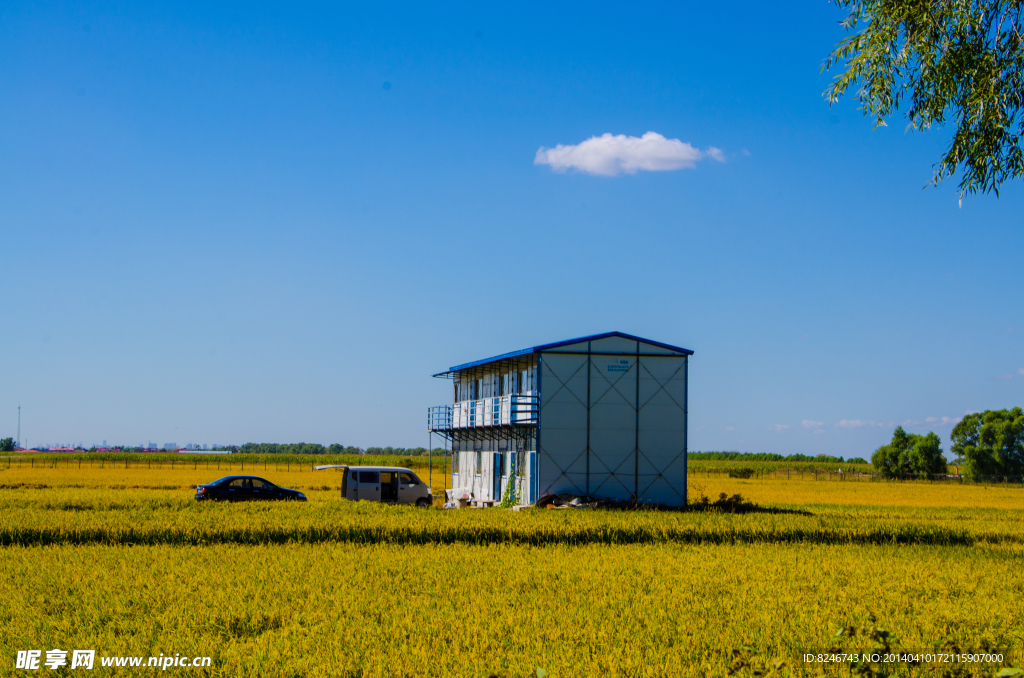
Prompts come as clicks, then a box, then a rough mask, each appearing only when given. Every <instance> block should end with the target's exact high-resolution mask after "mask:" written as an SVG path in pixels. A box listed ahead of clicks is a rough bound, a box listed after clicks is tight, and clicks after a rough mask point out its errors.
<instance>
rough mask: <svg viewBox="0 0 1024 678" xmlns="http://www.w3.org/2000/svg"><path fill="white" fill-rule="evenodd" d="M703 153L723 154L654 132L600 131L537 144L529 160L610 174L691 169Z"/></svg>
mask: <svg viewBox="0 0 1024 678" xmlns="http://www.w3.org/2000/svg"><path fill="white" fill-rule="evenodd" d="M703 157H710V158H713V159H715V160H718V161H719V162H725V154H723V153H722V151H721V150H720V149H717V148H715V147H714V146H712V147H711V148H709V149H708V150H707V152H706V153H702V152H701V151H700V150H699V149H696V148H694V147H693V146H691V145H690V144H688V143H685V142H683V141H680V140H679V139H666V138H665V137H663V136H661V135H660V134H658V133H657V132H648V133H647V134H645V135H643V136H642V137H627V136H626V135H625V134H617V135H613V134H602V135H601V136H599V137H590V138H589V139H587V140H586V141H582V142H580V143H578V144H575V145H573V144H570V145H564V144H558V145H557V146H555V147H554V148H546V147H544V146H541V147H540V149H538V150H537V155H536V157H534V159H533V164H534V165H550V166H551V169H552V170H554V171H556V172H565V171H566V170H568V169H576V170H579V171H580V172H586V173H587V174H600V175H602V176H606V177H612V176H615V175H616V174H623V173H625V174H636V173H637V172H638V171H640V170H645V171H648V172H664V171H667V170H678V169H692V168H693V167H694V166H695V165H696V164H697V161H698V160H700V159H701V158H703Z"/></svg>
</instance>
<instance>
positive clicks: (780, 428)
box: [768, 424, 789, 433]
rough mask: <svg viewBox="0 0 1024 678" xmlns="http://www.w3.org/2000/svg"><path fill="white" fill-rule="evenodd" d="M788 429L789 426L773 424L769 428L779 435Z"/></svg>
mask: <svg viewBox="0 0 1024 678" xmlns="http://www.w3.org/2000/svg"><path fill="white" fill-rule="evenodd" d="M787 428H789V425H788V424H772V425H771V426H769V427H768V429H769V430H771V431H778V432H779V433H782V432H783V431H785V430H786V429H787Z"/></svg>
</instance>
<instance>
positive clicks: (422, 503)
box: [416, 497, 430, 508]
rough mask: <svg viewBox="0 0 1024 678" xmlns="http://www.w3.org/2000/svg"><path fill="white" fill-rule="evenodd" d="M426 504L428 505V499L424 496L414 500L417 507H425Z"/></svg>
mask: <svg viewBox="0 0 1024 678" xmlns="http://www.w3.org/2000/svg"><path fill="white" fill-rule="evenodd" d="M428 506H430V500H429V499H427V498H426V497H420V498H419V499H417V500H416V507H417V508H427V507H428Z"/></svg>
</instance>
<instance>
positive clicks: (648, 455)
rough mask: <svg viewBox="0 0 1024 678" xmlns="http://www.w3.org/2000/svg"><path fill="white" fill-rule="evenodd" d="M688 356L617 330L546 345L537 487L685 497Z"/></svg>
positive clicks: (660, 499) (646, 498) (666, 499)
mask: <svg viewBox="0 0 1024 678" xmlns="http://www.w3.org/2000/svg"><path fill="white" fill-rule="evenodd" d="M588 349H589V351H590V353H589V355H588V354H587V351H588ZM638 353H639V355H638ZM686 360H687V358H686V356H685V355H684V354H681V353H676V352H674V351H671V350H669V349H663V348H661V347H658V346H653V345H650V344H645V343H643V342H636V341H633V340H627V339H622V338H619V337H609V338H607V339H602V340H597V341H592V342H590V345H589V346H588V344H587V342H583V343H581V344H573V345H570V346H563V347H559V348H558V349H554V350H552V351H550V352H547V351H546V352H544V353H543V354H542V355H541V371H540V383H539V390H540V419H539V422H540V423H539V428H540V431H539V436H540V441H539V454H538V457H539V466H540V469H539V471H540V473H539V477H538V481H539V482H538V485H539V493H540V494H541V495H543V494H545V493H548V492H555V493H572V494H589V495H593V496H602V497H612V498H616V499H622V500H629V499H632V498H634V496H635V497H636V498H637V499H638V500H639V501H641V502H648V503H659V504H667V505H672V506H679V505H682V504H685V501H686V464H685V455H684V450H685V444H686V371H687V368H686ZM588 376H589V385H588ZM588 389H589V393H588ZM588 409H589V427H588V421H587V414H588ZM588 434H589V436H588ZM588 441H589V449H588ZM588 463H589V472H588Z"/></svg>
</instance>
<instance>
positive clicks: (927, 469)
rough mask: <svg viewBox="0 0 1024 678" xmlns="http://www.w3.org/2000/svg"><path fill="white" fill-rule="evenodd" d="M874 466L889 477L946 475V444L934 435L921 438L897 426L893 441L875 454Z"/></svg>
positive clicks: (930, 434)
mask: <svg viewBox="0 0 1024 678" xmlns="http://www.w3.org/2000/svg"><path fill="white" fill-rule="evenodd" d="M871 463H872V464H874V466H875V468H876V469H878V470H879V471H881V472H882V474H883V475H884V476H886V477H887V478H902V477H904V476H909V475H931V474H936V473H945V472H946V458H945V457H944V456H942V441H941V440H940V439H939V436H937V435H935V434H934V433H929V434H928V435H923V436H922V435H917V434H916V433H907V432H906V431H904V430H903V427H902V426H897V427H896V430H895V431H894V432H893V434H892V442H890V443H889V444H888V445H883V446H882V447H879V448H878V449H877V450H875V453H874V454H873V455H871Z"/></svg>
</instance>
